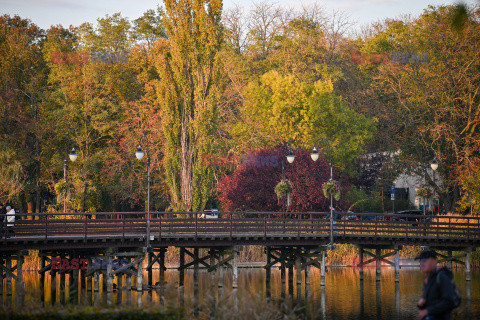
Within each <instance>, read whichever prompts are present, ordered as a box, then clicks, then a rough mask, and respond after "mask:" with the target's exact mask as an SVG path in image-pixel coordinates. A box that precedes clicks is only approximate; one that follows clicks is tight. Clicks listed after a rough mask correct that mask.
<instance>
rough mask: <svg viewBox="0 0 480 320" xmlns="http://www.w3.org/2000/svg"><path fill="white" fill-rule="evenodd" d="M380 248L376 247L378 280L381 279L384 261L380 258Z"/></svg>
mask: <svg viewBox="0 0 480 320" xmlns="http://www.w3.org/2000/svg"><path fill="white" fill-rule="evenodd" d="M380 252H381V251H380V249H379V248H377V249H375V264H376V268H375V269H376V280H377V281H380V276H381V274H382V261H381V260H380Z"/></svg>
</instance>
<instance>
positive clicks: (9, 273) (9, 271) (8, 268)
mask: <svg viewBox="0 0 480 320" xmlns="http://www.w3.org/2000/svg"><path fill="white" fill-rule="evenodd" d="M5 260H6V261H5V267H6V270H5V273H6V275H5V277H6V289H7V292H6V294H7V300H8V297H9V296H12V258H11V257H10V256H7V257H6V259H5Z"/></svg>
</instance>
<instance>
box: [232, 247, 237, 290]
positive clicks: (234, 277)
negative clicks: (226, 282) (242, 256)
mask: <svg viewBox="0 0 480 320" xmlns="http://www.w3.org/2000/svg"><path fill="white" fill-rule="evenodd" d="M232 254H233V263H232V267H233V281H232V288H234V289H236V288H238V251H237V247H233V253H232Z"/></svg>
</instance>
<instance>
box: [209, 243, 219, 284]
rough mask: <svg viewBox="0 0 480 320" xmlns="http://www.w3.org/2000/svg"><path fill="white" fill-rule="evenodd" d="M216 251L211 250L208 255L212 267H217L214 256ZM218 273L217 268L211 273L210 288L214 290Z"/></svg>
mask: <svg viewBox="0 0 480 320" xmlns="http://www.w3.org/2000/svg"><path fill="white" fill-rule="evenodd" d="M213 250H214V249H213V248H211V249H210V251H208V254H209V255H210V266H214V265H215V255H214V253H215V252H214V251H213ZM216 273H217V268H214V269H213V270H211V271H210V286H211V287H212V288H213V287H215V275H216Z"/></svg>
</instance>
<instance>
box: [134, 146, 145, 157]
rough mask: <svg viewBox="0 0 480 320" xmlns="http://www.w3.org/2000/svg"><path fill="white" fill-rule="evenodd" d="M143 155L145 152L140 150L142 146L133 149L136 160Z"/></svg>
mask: <svg viewBox="0 0 480 320" xmlns="http://www.w3.org/2000/svg"><path fill="white" fill-rule="evenodd" d="M144 155H145V152H144V151H143V150H142V146H138V148H137V151H135V156H136V157H137V159H138V160H142V158H143V156H144Z"/></svg>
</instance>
